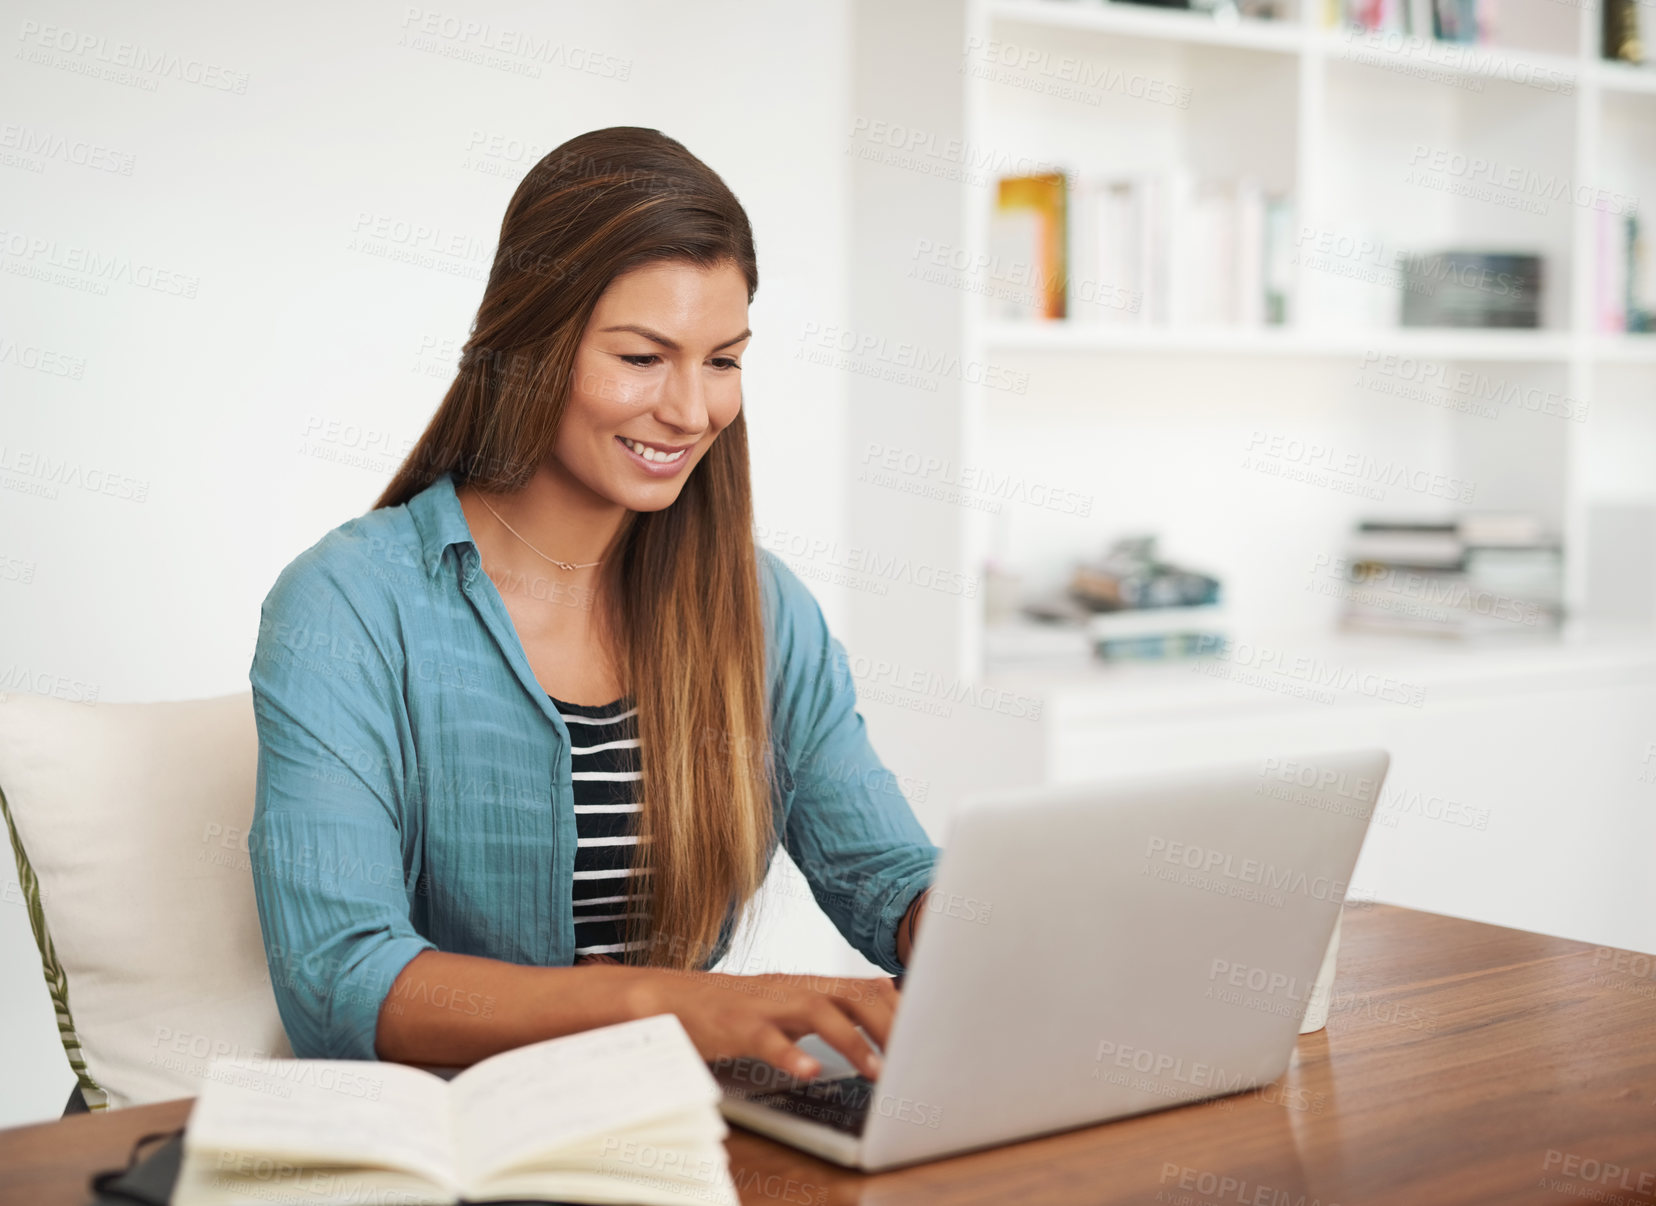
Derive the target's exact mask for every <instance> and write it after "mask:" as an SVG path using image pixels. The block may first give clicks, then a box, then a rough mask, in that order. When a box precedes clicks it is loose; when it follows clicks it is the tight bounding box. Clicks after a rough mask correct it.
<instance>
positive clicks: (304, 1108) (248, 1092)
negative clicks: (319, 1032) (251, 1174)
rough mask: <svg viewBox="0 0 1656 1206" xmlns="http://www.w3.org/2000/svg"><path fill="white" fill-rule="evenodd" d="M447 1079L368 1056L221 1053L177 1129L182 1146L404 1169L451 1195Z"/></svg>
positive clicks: (301, 1161)
mask: <svg viewBox="0 0 1656 1206" xmlns="http://www.w3.org/2000/svg"><path fill="white" fill-rule="evenodd" d="M447 1097H448V1086H447V1085H446V1084H444V1083H443V1081H442V1080H441V1079H440V1078H438V1077H436V1076H433V1075H432V1074H431V1073H429V1072H422V1071H420V1070H419V1069H417V1068H409V1067H405V1066H403V1065H401V1064H391V1063H379V1062H375V1061H368V1060H319V1059H219V1060H214V1061H213V1063H212V1065H211V1067H210V1068H209V1069H208V1073H207V1080H206V1082H205V1083H204V1084H203V1086H202V1090H201V1095H200V1096H199V1097H198V1098H197V1099H196V1103H195V1107H194V1109H193V1110H192V1111H191V1113H190V1121H189V1123H188V1125H187V1126H186V1128H185V1132H184V1146H185V1148H186V1149H187V1150H191V1151H200V1152H202V1153H208V1152H215V1153H230V1154H235V1155H244V1156H266V1157H270V1158H272V1159H277V1160H285V1161H288V1162H291V1163H293V1164H322V1163H327V1164H340V1165H352V1166H354V1165H369V1166H383V1167H387V1168H398V1169H404V1170H407V1171H409V1172H415V1173H418V1174H420V1175H421V1176H424V1177H427V1178H430V1179H431V1180H433V1181H435V1182H436V1183H438V1184H439V1185H441V1186H443V1187H444V1188H445V1189H450V1190H454V1191H455V1192H456V1194H457V1193H458V1185H457V1183H456V1177H455V1159H454V1135H453V1132H452V1131H451V1129H450V1124H449V1110H448V1101H447Z"/></svg>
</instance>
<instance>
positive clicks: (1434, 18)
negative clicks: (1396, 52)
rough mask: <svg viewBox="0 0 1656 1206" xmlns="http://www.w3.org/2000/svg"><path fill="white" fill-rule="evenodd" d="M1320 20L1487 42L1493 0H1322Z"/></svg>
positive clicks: (1417, 35) (1423, 36)
mask: <svg viewBox="0 0 1656 1206" xmlns="http://www.w3.org/2000/svg"><path fill="white" fill-rule="evenodd" d="M1322 12H1323V24H1324V25H1325V26H1327V27H1330V28H1333V27H1337V26H1343V27H1345V28H1347V29H1359V30H1363V31H1365V32H1368V33H1388V34H1402V35H1404V36H1406V37H1410V38H1419V39H1428V38H1429V39H1434V40H1436V41H1439V42H1458V43H1472V42H1488V41H1489V40H1490V39H1491V38H1492V37H1493V36H1494V33H1495V5H1494V0H1325V3H1324V5H1323V10H1322Z"/></svg>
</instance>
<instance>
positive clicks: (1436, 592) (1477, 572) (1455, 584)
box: [1340, 514, 1564, 638]
mask: <svg viewBox="0 0 1656 1206" xmlns="http://www.w3.org/2000/svg"><path fill="white" fill-rule="evenodd" d="M1340 568H1341V569H1342V570H1343V572H1344V575H1345V577H1346V580H1347V583H1346V587H1345V590H1344V610H1343V614H1342V615H1341V618H1340V619H1341V626H1342V627H1344V628H1347V629H1352V630H1361V631H1368V632H1394V633H1411V634H1420V635H1429V636H1446V637H1460V638H1466V637H1482V636H1496V635H1514V636H1517V635H1537V634H1542V633H1548V632H1552V631H1554V630H1556V629H1557V627H1558V625H1559V622H1560V620H1561V618H1562V614H1563V585H1564V574H1563V555H1562V550H1561V549H1560V548H1559V545H1558V542H1557V541H1556V540H1554V539H1551V538H1550V537H1549V536H1548V535H1547V534H1546V532H1545V530H1544V529H1543V527H1542V525H1541V523H1540V521H1539V520H1538V519H1537V518H1536V517H1535V516H1532V515H1524V514H1507V515H1469V516H1463V517H1461V518H1460V519H1455V520H1446V521H1443V522H1436V523H1416V522H1389V521H1384V520H1374V521H1370V522H1365V523H1361V524H1359V525H1358V529H1357V532H1356V534H1355V536H1354V537H1353V538H1352V541H1351V544H1350V547H1349V549H1348V550H1347V554H1346V558H1345V561H1344V564H1343V565H1342V566H1341V567H1340Z"/></svg>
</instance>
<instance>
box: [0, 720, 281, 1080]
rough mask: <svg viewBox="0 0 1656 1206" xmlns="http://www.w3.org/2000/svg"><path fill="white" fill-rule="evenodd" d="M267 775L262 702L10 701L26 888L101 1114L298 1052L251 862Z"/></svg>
mask: <svg viewBox="0 0 1656 1206" xmlns="http://www.w3.org/2000/svg"><path fill="white" fill-rule="evenodd" d="M257 767H258V733H257V729H256V728H255V725H254V721H253V699H252V695H251V693H250V692H243V693H242V694H240V695H228V696H223V697H220V698H217V699H202V700H189V701H186V702H182V703H144V704H109V703H98V704H92V705H87V704H81V703H70V702H67V701H65V700H60V699H49V698H44V697H41V696H34V695H8V696H0V793H4V797H5V803H6V806H7V811H8V812H9V815H10V818H11V822H12V827H13V831H14V832H13V838H14V845H15V846H16V847H18V851H17V852H18V853H19V854H20V855H21V856H22V858H21V859H20V860H19V863H20V865H19V867H18V873H19V878H20V880H21V881H22V883H23V887H24V892H25V896H26V897H27V896H29V895H31V893H30V889H31V887H32V886H33V884H34V883H36V882H37V883H38V893H37V894H35V898H34V899H31V900H29V901H28V903H29V905H30V911H31V921H32V922H34V923H35V926H36V938H37V939H38V940H41V944H42V955H43V958H44V962H45V963H46V972H47V983H48V986H49V987H51V988H52V989H53V999H54V1003H55V1004H56V1005H57V1008H58V1023H59V1028H60V1030H63V1031H64V1036H63V1037H64V1046H65V1048H66V1050H67V1051H68V1053H69V1056H70V1063H71V1065H76V1072H77V1075H78V1076H79V1077H80V1080H81V1088H82V1094H83V1096H85V1097H86V1099H87V1102H88V1104H89V1105H91V1106H92V1107H93V1108H95V1109H96V1108H103V1107H121V1106H128V1105H138V1104H141V1103H144V1102H150V1101H163V1100H167V1099H169V1098H175V1097H189V1096H193V1095H194V1094H195V1093H196V1092H197V1091H198V1089H199V1086H200V1083H201V1081H202V1078H203V1077H204V1076H205V1074H206V1071H207V1065H208V1063H209V1061H210V1060H211V1059H212V1058H213V1057H215V1056H217V1055H270V1056H289V1055H291V1054H292V1048H291V1047H289V1046H288V1041H287V1036H286V1035H285V1034H284V1033H283V1030H282V1022H281V1018H280V1016H279V1015H278V1014H277V1012H276V999H275V996H274V995H273V993H272V991H271V986H270V973H269V970H268V967H267V965H266V962H265V953H264V944H263V942H262V940H261V938H260V933H259V914H258V908H257V906H256V904H255V902H254V897H253V880H252V872H251V870H250V867H249V863H248V855H247V831H248V826H249V823H250V822H251V821H252V819H253V783H254V775H255V773H256V771H257ZM42 923H43V927H44V928H42ZM54 952H55V962H56V965H57V969H60V972H59V971H58V970H55V969H54V967H53V962H54V960H53V955H54ZM65 998H66V999H65ZM77 1047H78V1051H77ZM81 1061H83V1066H81Z"/></svg>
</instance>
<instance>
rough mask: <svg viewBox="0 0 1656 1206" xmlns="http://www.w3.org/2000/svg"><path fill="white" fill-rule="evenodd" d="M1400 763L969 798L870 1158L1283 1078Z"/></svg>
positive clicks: (920, 950)
mask: <svg viewBox="0 0 1656 1206" xmlns="http://www.w3.org/2000/svg"><path fill="white" fill-rule="evenodd" d="M1388 764H1389V757H1388V755H1387V754H1385V753H1384V752H1383V751H1379V750H1359V751H1346V752H1339V753H1328V754H1314V755H1309V756H1301V757H1267V758H1261V759H1259V760H1257V761H1253V762H1250V763H1245V764H1237V765H1232V766H1228V767H1220V768H1215V769H1206V770H1200V771H1195V772H1192V773H1190V774H1188V775H1182V776H1157V777H1154V778H1150V777H1143V778H1133V779H1123V780H1116V781H1110V782H1104V783H1091V784H1081V785H1065V786H1057V787H1047V788H1039V789H1029V790H1023V791H1017V792H1003V793H997V794H995V795H993V796H985V797H978V798H976V799H973V800H971V801H968V802H966V804H964V805H963V806H962V810H961V812H960V813H959V814H958V816H957V817H956V818H955V821H954V824H953V826H952V828H951V831H950V833H949V835H948V837H947V842H946V845H945V847H944V852H943V855H942V858H941V861H940V863H939V866H938V872H937V876H936V879H935V881H934V891H933V894H932V897H931V900H930V901H929V902H928V913H927V916H926V917H925V919H924V920H923V921H922V922H921V929H920V937H919V939H918V941H917V943H916V949H915V952H914V957H913V959H912V962H911V967H910V971H909V974H908V976H907V977H906V979H905V983H904V989H903V1003H902V1007H901V1008H900V1009H899V1011H898V1016H897V1021H896V1024H895V1027H894V1029H893V1032H892V1034H891V1038H890V1042H889V1043H888V1044H887V1052H886V1062H885V1068H884V1070H883V1073H882V1075H881V1077H880V1083H879V1091H878V1094H877V1097H878V1099H879V1100H880V1101H881V1102H882V1103H889V1105H890V1108H888V1109H881V1110H877V1111H874V1112H873V1116H872V1117H871V1118H870V1119H869V1122H868V1127H867V1130H866V1131H865V1132H864V1135H863V1153H862V1155H863V1158H862V1164H863V1166H864V1167H865V1168H883V1167H890V1166H892V1165H894V1164H899V1163H906V1162H909V1161H913V1160H919V1159H925V1158H928V1157H930V1156H934V1155H939V1154H942V1153H946V1152H951V1151H960V1150H966V1149H968V1148H972V1147H979V1146H984V1145H988V1144H993V1143H1003V1142H1007V1141H1009V1140H1012V1139H1016V1138H1021V1137H1024V1136H1029V1135H1035V1134H1041V1133H1045V1132H1049V1131H1054V1130H1061V1129H1064V1128H1067V1127H1072V1126H1080V1125H1085V1124H1087V1123H1090V1122H1096V1121H1101V1120H1103V1119H1107V1118H1114V1117H1120V1116H1124V1115H1128V1114H1135V1113H1142V1112H1144V1111H1147V1110H1154V1109H1160V1108H1163V1107H1166V1106H1169V1105H1173V1104H1177V1103H1178V1102H1180V1101H1189V1100H1196V1099H1199V1098H1203V1097H1212V1096H1216V1095H1219V1094H1221V1093H1226V1092H1234V1091H1236V1090H1238V1089H1244V1088H1250V1087H1253V1086H1255V1085H1258V1084H1263V1083H1266V1082H1268V1081H1270V1080H1272V1079H1274V1078H1275V1077H1276V1076H1278V1075H1279V1074H1280V1073H1281V1072H1282V1071H1283V1069H1284V1068H1285V1067H1286V1065H1287V1061H1288V1058H1289V1055H1290V1053H1291V1052H1292V1050H1293V1046H1294V1040H1295V1038H1296V1037H1297V1034H1298V1030H1299V1022H1300V1018H1301V1017H1302V1016H1303V1014H1304V1012H1305V1006H1306V1002H1307V998H1308V996H1309V994H1310V991H1311V986H1312V984H1313V983H1314V981H1315V978H1316V974H1317V971H1318V968H1319V966H1320V965H1321V962H1322V957H1323V953H1324V951H1325V949H1326V947H1327V944H1328V940H1329V938H1330V936H1331V934H1332V932H1333V928H1334V923H1335V919H1336V917H1337V915H1338V913H1339V910H1340V905H1341V901H1342V900H1343V898H1344V896H1345V894H1346V888H1347V884H1348V881H1349V879H1350V876H1351V872H1352V868H1353V867H1354V866H1355V864H1356V862H1357V855H1358V852H1359V850H1360V848H1361V846H1362V842H1363V837H1364V834H1365V833H1366V832H1367V829H1368V823H1369V818H1370V816H1371V815H1372V813H1373V811H1374V807H1375V804H1376V801H1377V800H1378V799H1379V793H1380V785H1381V781H1382V779H1383V778H1384V776H1385V773H1386V769H1387V766H1388Z"/></svg>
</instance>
